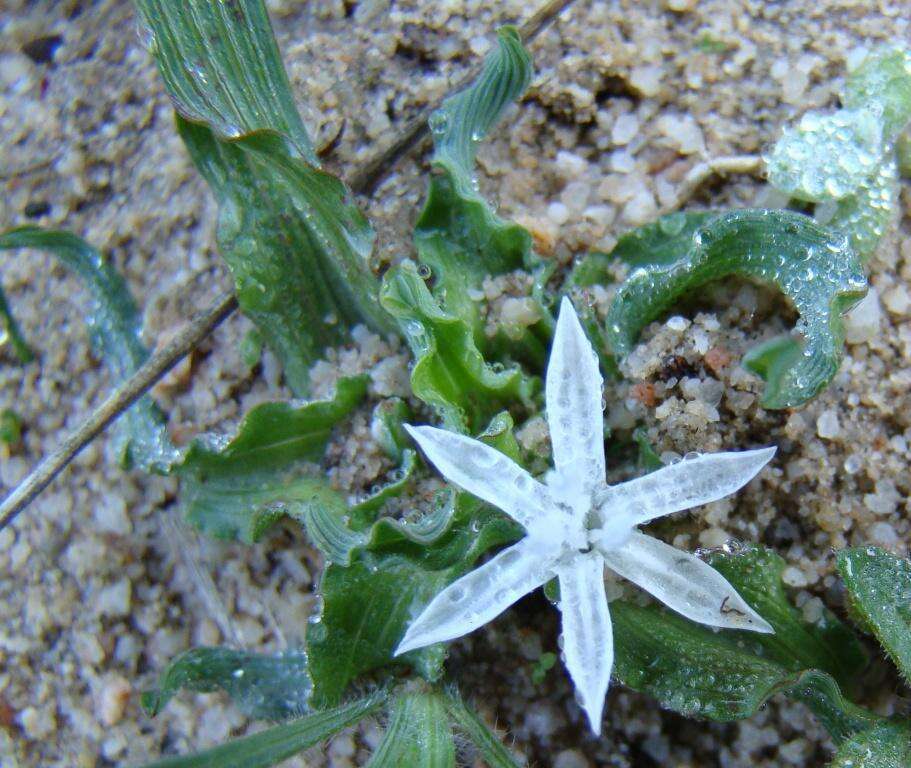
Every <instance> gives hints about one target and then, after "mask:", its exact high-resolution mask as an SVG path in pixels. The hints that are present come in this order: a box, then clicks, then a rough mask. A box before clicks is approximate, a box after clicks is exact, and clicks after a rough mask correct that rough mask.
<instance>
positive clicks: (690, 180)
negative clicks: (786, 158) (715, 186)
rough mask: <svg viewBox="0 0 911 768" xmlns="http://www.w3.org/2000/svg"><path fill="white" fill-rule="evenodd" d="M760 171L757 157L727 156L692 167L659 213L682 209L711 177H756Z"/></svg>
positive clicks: (760, 165)
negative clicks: (670, 199)
mask: <svg viewBox="0 0 911 768" xmlns="http://www.w3.org/2000/svg"><path fill="white" fill-rule="evenodd" d="M761 171H762V158H761V157H760V156H759V155H727V156H724V157H716V158H714V159H713V160H706V161H705V162H702V163H699V164H698V165H694V166H693V167H692V168H690V170H689V172H688V173H687V174H686V176H684V178H683V181H681V182H680V186H678V187H677V194H676V195H675V196H674V199H673V201H671V202H670V203H669V204H668V205H666V206H664V207H663V208H662V209H661V213H670V212H671V211H676V210H677V209H678V208H680V207H682V206H683V204H684V203H685V202H686V201H687V200H689V199H690V198H691V197H692V196H693V195H694V194H695V193H696V190H698V189H699V187H701V186H702V185H703V184H705V182H707V181H708V180H709V179H711V178H712V177H713V176H728V175H730V174H733V173H742V174H748V175H750V176H756V175H758V174H759V173H761Z"/></svg>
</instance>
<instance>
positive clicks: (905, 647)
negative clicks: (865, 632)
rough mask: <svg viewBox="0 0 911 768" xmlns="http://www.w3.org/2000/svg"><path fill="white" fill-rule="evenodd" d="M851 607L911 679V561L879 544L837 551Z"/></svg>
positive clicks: (907, 678) (905, 676) (904, 674)
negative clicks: (881, 547) (879, 546)
mask: <svg viewBox="0 0 911 768" xmlns="http://www.w3.org/2000/svg"><path fill="white" fill-rule="evenodd" d="M838 571H839V573H840V574H841V577H842V579H843V580H844V582H845V586H846V587H847V589H848V597H849V599H850V603H851V608H852V609H853V611H854V612H855V613H856V614H857V615H858V616H859V617H860V618H861V619H862V620H863V624H864V626H865V627H866V628H868V629H869V630H871V631H872V632H873V634H874V635H876V639H877V640H879V644H880V645H881V646H882V647H883V649H884V650H885V651H886V653H888V654H889V657H890V658H891V659H892V661H893V662H894V663H895V665H896V666H897V667H898V669H899V671H900V672H901V673H902V675H903V676H904V678H905V680H911V562H909V561H908V560H905V559H903V558H900V557H895V556H894V555H890V554H888V553H887V552H884V551H883V550H881V549H878V548H876V547H865V548H858V549H846V550H843V551H841V552H839V553H838Z"/></svg>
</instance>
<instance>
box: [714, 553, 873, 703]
mask: <svg viewBox="0 0 911 768" xmlns="http://www.w3.org/2000/svg"><path fill="white" fill-rule="evenodd" d="M708 562H709V564H710V565H711V566H712V567H713V568H714V569H715V570H717V571H718V572H719V573H720V574H721V575H722V576H724V577H725V578H726V579H727V580H728V581H729V582H730V583H731V584H732V585H733V586H734V587H735V588H736V589H737V591H738V592H739V593H740V595H741V596H742V597H743V598H744V599H745V600H746V601H747V603H749V604H750V606H751V607H753V608H754V609H755V610H756V611H757V612H758V613H759V614H760V615H761V616H762V617H763V618H764V619H765V620H766V621H768V622H769V624H771V625H772V626H773V627H774V628H775V634H774V635H761V636H758V635H757V636H756V638H755V639H756V642H758V643H760V644H761V645H762V646H763V647H764V648H765V649H766V651H767V652H768V653H767V655H768V656H771V657H772V658H774V659H776V660H778V661H780V662H781V663H782V664H784V665H785V666H787V667H789V668H791V669H813V668H815V669H819V670H822V671H824V672H828V673H829V674H830V675H832V677H834V678H835V680H837V681H838V682H839V684H840V685H841V686H843V687H845V688H846V689H850V688H851V687H852V686H853V685H854V684H856V681H857V680H858V678H859V676H860V674H861V673H862V672H863V670H864V668H865V667H866V665H867V656H866V654H865V653H864V650H863V647H862V646H861V644H860V642H859V641H858V640H857V638H856V637H855V636H854V634H853V633H852V632H851V630H850V629H848V627H846V626H845V625H844V624H843V623H842V622H841V621H839V620H838V618H837V617H836V616H835V614H833V613H832V612H831V611H829V610H828V609H825V608H824V609H823V610H822V614H821V616H820V618H819V619H818V621H816V622H812V623H811V622H807V621H806V620H805V619H804V618H803V614H802V612H801V611H799V610H798V609H797V608H795V607H794V606H793V605H791V603H790V601H789V600H788V596H787V593H786V592H785V588H784V583H783V582H782V579H781V574H782V573H783V572H784V569H785V566H786V563H785V561H784V560H783V559H782V558H781V557H780V556H779V555H777V554H776V553H775V552H773V551H772V550H769V549H763V548H761V547H747V548H745V549H743V550H742V551H740V552H738V553H736V554H725V553H723V552H715V553H712V555H711V556H710V557H709V558H708Z"/></svg>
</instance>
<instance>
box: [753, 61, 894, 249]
mask: <svg viewBox="0 0 911 768" xmlns="http://www.w3.org/2000/svg"><path fill="white" fill-rule="evenodd" d="M842 102H843V103H844V105H845V108H844V109H840V110H838V111H836V112H834V113H830V114H824V113H821V112H807V113H806V114H805V115H804V116H803V117H802V118H801V120H800V122H799V123H798V125H797V126H796V127H794V128H785V129H784V131H783V132H782V136H781V138H780V139H779V140H778V142H777V143H776V144H775V147H774V148H773V149H772V152H771V153H770V154H769V156H768V157H767V158H766V162H767V164H768V167H769V181H770V182H771V183H772V184H773V185H774V186H776V187H778V188H779V189H781V190H782V191H784V192H787V193H788V194H790V195H791V196H792V197H795V198H798V199H800V200H808V201H812V202H816V203H823V205H820V206H818V207H817V209H816V214H815V215H816V218H817V219H818V220H819V221H820V222H821V223H825V224H827V225H828V226H829V227H830V228H832V229H833V230H835V231H838V232H843V233H845V234H846V235H847V236H848V237H849V238H850V241H851V245H852V246H853V248H854V250H855V251H856V252H857V254H858V255H859V256H860V257H861V258H862V259H864V260H866V259H867V258H868V257H869V256H870V254H872V253H873V251H874V250H875V249H876V245H877V243H878V242H879V240H880V238H881V237H882V235H883V233H884V232H885V230H886V228H887V226H888V225H889V222H890V220H891V218H892V215H893V213H894V211H895V209H896V207H897V203H898V169H897V164H896V152H895V142H896V139H897V138H898V136H899V133H900V131H901V130H902V128H903V127H904V126H905V125H906V124H907V123H908V120H909V119H911V54H909V52H908V51H907V50H906V49H904V48H900V47H882V48H879V49H878V50H876V51H874V52H872V53H870V54H868V55H867V56H866V57H865V58H864V60H863V61H862V62H861V64H860V66H859V67H857V68H856V69H855V70H854V71H853V72H850V73H849V75H848V80H847V85H846V88H845V93H844V95H843V97H842Z"/></svg>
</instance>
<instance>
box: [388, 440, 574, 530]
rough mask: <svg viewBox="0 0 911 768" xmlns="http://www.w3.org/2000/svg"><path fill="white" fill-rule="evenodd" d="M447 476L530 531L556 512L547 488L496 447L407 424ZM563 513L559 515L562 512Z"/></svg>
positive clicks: (426, 452) (434, 462)
mask: <svg viewBox="0 0 911 768" xmlns="http://www.w3.org/2000/svg"><path fill="white" fill-rule="evenodd" d="M405 429H407V430H408V434H409V435H411V436H412V437H413V438H414V440H415V442H416V443H417V444H418V445H419V446H421V450H423V451H424V453H425V454H426V456H427V458H428V459H430V461H431V462H433V464H434V466H435V467H436V468H437V469H438V470H440V472H441V473H442V474H443V476H444V477H445V478H446V479H447V480H449V481H451V482H453V483H455V484H456V485H458V486H459V487H460V488H464V489H465V490H466V491H468V492H469V493H471V494H473V495H474V496H477V497H478V498H480V499H484V501H486V502H489V503H490V504H493V505H494V506H495V507H497V508H498V509H502V510H503V511H504V512H505V513H506V514H507V515H509V516H510V517H511V518H513V520H515V521H516V522H517V523H519V524H520V525H523V526H525V527H526V528H527V527H528V526H529V524H531V523H533V522H534V521H535V520H540V519H541V518H543V517H545V516H546V513H548V512H551V511H552V510H555V509H556V505H555V504H554V502H553V500H552V499H551V496H550V492H549V491H548V490H547V487H546V486H544V485H542V484H541V483H539V482H538V481H537V480H535V479H534V478H533V477H532V476H531V475H530V474H529V473H528V472H526V471H525V470H524V469H522V467H520V466H519V465H518V464H516V463H515V462H514V461H512V460H511V459H510V458H508V457H507V456H504V455H503V454H502V453H500V452H499V451H498V450H496V449H495V448H491V447H490V446H488V445H485V444H484V443H482V442H481V441H480V440H474V439H473V438H470V437H466V436H465V435H460V434H458V433H456V432H449V431H447V430H445V429H437V428H436V427H412V426H411V425H409V424H406V425H405ZM558 514H559V513H558Z"/></svg>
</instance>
